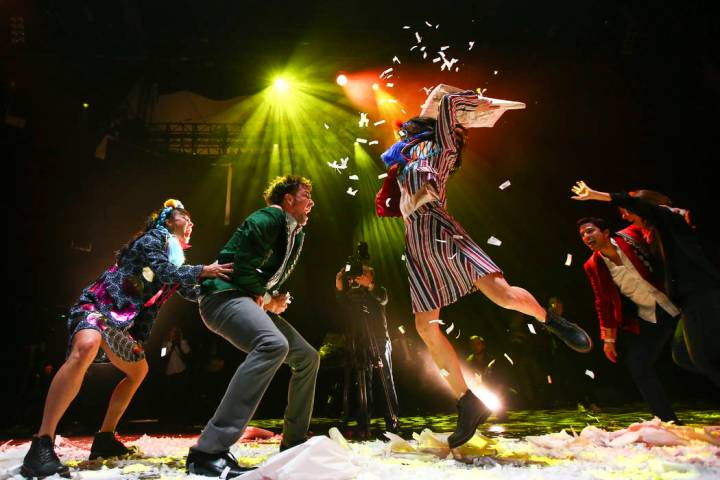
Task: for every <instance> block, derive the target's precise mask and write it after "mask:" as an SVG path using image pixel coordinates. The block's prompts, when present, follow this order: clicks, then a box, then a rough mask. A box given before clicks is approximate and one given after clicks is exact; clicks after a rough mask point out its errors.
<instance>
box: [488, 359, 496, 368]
mask: <svg viewBox="0 0 720 480" xmlns="http://www.w3.org/2000/svg"><path fill="white" fill-rule="evenodd" d="M494 363H495V359H494V358H493V359H492V360H490V363H488V366H487V368H490V367H492V366H493V364H494Z"/></svg>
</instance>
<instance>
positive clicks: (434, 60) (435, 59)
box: [433, 57, 442, 63]
mask: <svg viewBox="0 0 720 480" xmlns="http://www.w3.org/2000/svg"><path fill="white" fill-rule="evenodd" d="M440 60H442V58H440V57H435V58H433V63H438V62H439V61H440Z"/></svg>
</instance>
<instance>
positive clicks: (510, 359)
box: [503, 353, 515, 365]
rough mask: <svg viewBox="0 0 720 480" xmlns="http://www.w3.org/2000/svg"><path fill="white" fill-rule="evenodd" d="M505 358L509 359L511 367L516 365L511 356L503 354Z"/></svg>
mask: <svg viewBox="0 0 720 480" xmlns="http://www.w3.org/2000/svg"><path fill="white" fill-rule="evenodd" d="M503 356H504V357H505V358H507V361H508V362H510V365H515V362H513V360H512V358H510V355H508V354H507V353H503Z"/></svg>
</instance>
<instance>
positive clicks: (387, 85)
mask: <svg viewBox="0 0 720 480" xmlns="http://www.w3.org/2000/svg"><path fill="white" fill-rule="evenodd" d="M385 86H386V87H388V88H393V87H394V86H395V84H394V83H391V82H388V83H386V84H385Z"/></svg>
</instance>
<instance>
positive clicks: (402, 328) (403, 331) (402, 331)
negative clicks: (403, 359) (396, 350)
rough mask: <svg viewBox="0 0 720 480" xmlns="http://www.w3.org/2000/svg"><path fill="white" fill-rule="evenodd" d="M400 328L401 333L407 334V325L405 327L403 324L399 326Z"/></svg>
mask: <svg viewBox="0 0 720 480" xmlns="http://www.w3.org/2000/svg"><path fill="white" fill-rule="evenodd" d="M398 330H400V333H402V334H403V335H405V327H403V326H402V325H400V326H399V327H398Z"/></svg>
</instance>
